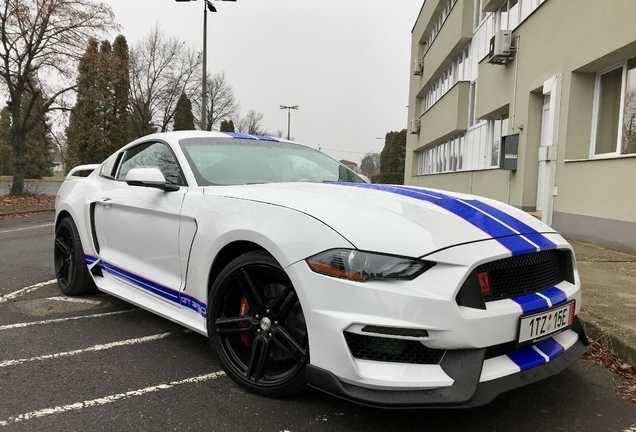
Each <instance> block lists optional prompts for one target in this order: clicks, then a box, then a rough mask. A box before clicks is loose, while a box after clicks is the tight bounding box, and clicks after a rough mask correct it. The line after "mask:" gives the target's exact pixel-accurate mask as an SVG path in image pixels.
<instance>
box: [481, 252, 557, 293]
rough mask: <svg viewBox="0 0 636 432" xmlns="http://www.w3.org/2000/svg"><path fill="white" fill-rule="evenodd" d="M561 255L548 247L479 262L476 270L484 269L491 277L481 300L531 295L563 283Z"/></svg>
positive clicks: (482, 270)
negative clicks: (488, 289) (487, 292)
mask: <svg viewBox="0 0 636 432" xmlns="http://www.w3.org/2000/svg"><path fill="white" fill-rule="evenodd" d="M560 255H561V254H560V252H559V251H556V250H551V251H544V252H537V253H531V254H526V255H518V256H514V257H510V258H505V259H502V260H498V261H493V262H489V263H485V264H482V265H480V266H479V267H477V273H481V272H487V273H488V278H489V279H490V295H486V296H484V301H486V302H489V301H494V300H501V299H507V298H511V297H517V296H521V295H524V294H532V293H536V292H539V291H541V290H544V289H546V288H550V287H552V286H554V285H556V284H558V283H559V282H562V281H563V280H564V279H565V275H564V274H563V266H562V265H561V262H560V261H561V260H560Z"/></svg>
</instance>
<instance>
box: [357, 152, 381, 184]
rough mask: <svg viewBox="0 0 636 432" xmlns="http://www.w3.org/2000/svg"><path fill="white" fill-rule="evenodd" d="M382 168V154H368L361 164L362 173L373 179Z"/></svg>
mask: <svg viewBox="0 0 636 432" xmlns="http://www.w3.org/2000/svg"><path fill="white" fill-rule="evenodd" d="M379 168H380V153H366V154H365V155H364V157H363V158H362V162H361V163H360V172H361V173H362V174H364V175H365V176H367V177H369V178H371V176H373V174H375V172H376V170H379Z"/></svg>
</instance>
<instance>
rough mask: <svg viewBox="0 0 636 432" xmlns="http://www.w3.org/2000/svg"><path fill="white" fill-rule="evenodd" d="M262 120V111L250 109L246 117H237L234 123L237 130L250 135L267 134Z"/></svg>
mask: <svg viewBox="0 0 636 432" xmlns="http://www.w3.org/2000/svg"><path fill="white" fill-rule="evenodd" d="M262 120H263V114H262V113H259V112H256V111H254V110H249V111H248V112H247V114H246V115H245V117H240V118H237V119H236V120H235V121H234V124H235V125H236V131H237V132H240V133H245V134H250V135H267V130H266V129H265V128H264V127H263V125H262V124H261V121H262Z"/></svg>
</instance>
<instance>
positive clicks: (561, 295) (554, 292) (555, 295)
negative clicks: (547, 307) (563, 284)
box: [541, 287, 568, 306]
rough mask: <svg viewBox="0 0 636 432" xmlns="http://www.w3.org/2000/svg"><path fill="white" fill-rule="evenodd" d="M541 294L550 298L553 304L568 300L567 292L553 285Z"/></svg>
mask: <svg viewBox="0 0 636 432" xmlns="http://www.w3.org/2000/svg"><path fill="white" fill-rule="evenodd" d="M541 294H543V295H544V296H546V297H547V298H549V299H550V302H551V303H552V306H556V305H559V304H561V303H565V302H566V301H567V300H568V296H567V294H565V292H564V291H563V290H561V289H559V288H557V287H552V288H548V289H545V290H543V291H541Z"/></svg>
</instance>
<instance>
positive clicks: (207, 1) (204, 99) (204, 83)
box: [175, 0, 236, 130]
mask: <svg viewBox="0 0 636 432" xmlns="http://www.w3.org/2000/svg"><path fill="white" fill-rule="evenodd" d="M175 1H177V2H190V1H196V0H175ZM215 1H232V2H233V1H236V0H215ZM208 10H209V11H210V12H216V8H215V7H214V5H213V4H212V1H211V0H204V2H203V74H202V77H201V125H200V126H201V130H206V129H207V124H206V123H207V118H206V117H207V113H208V79H207V78H208V69H207V66H208V65H207V62H208Z"/></svg>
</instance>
